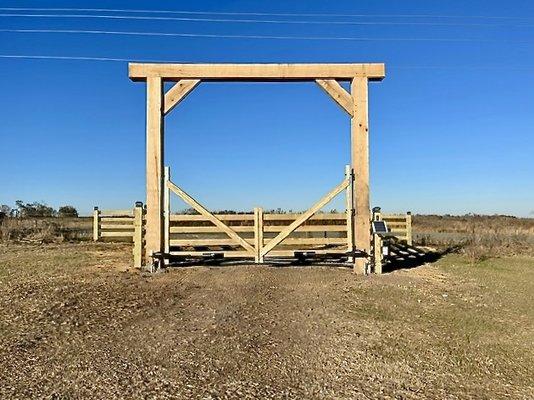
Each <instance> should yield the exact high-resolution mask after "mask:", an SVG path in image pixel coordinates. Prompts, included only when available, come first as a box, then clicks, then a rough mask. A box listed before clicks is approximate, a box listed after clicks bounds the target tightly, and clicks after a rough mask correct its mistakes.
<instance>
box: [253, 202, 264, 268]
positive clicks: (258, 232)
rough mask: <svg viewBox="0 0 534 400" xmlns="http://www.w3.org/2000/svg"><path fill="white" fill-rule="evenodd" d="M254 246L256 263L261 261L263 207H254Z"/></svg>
mask: <svg viewBox="0 0 534 400" xmlns="http://www.w3.org/2000/svg"><path fill="white" fill-rule="evenodd" d="M254 246H255V250H256V255H255V261H256V264H261V263H263V254H262V253H261V250H262V248H263V208H260V207H256V208H254Z"/></svg>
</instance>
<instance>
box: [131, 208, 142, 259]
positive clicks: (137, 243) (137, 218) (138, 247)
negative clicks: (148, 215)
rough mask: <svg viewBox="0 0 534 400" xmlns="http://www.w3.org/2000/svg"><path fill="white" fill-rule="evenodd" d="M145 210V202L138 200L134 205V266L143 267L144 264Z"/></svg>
mask: <svg viewBox="0 0 534 400" xmlns="http://www.w3.org/2000/svg"><path fill="white" fill-rule="evenodd" d="M143 212H144V209H143V203H142V202H141V201H137V202H136V203H135V207H134V237H133V241H134V246H133V259H134V268H141V267H142V266H143Z"/></svg>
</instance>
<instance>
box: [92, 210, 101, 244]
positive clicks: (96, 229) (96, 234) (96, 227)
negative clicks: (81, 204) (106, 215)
mask: <svg viewBox="0 0 534 400" xmlns="http://www.w3.org/2000/svg"><path fill="white" fill-rule="evenodd" d="M98 239H100V210H99V209H98V207H96V206H95V208H94V210H93V240H94V241H95V242H97V241H98Z"/></svg>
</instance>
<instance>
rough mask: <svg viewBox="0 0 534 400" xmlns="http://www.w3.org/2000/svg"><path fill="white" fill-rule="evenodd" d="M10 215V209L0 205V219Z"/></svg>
mask: <svg viewBox="0 0 534 400" xmlns="http://www.w3.org/2000/svg"><path fill="white" fill-rule="evenodd" d="M10 215H11V207H9V206H8V205H5V204H2V205H1V206H0V219H2V218H4V217H9V216H10Z"/></svg>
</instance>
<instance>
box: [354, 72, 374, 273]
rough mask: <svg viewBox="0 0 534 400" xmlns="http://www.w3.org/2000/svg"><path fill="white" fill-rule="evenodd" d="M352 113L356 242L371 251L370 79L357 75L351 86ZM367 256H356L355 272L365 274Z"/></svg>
mask: <svg viewBox="0 0 534 400" xmlns="http://www.w3.org/2000/svg"><path fill="white" fill-rule="evenodd" d="M350 92H351V96H352V103H353V114H352V115H353V116H352V118H351V120H350V133H351V134H350V137H351V164H352V170H353V173H354V185H353V201H354V212H355V216H354V245H355V247H356V249H357V250H360V251H363V252H365V253H366V254H368V255H369V254H370V252H371V222H370V220H371V215H370V210H369V128H368V106H367V96H368V93H367V78H366V77H355V78H353V79H352V82H351V85H350ZM367 263H368V258H362V257H358V258H355V259H354V272H355V273H357V274H365V273H366V267H367Z"/></svg>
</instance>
